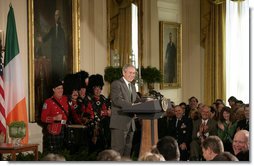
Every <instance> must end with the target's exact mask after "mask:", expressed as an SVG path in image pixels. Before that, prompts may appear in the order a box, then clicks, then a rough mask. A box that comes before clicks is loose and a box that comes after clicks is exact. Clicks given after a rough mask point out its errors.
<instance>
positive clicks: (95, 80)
mask: <svg viewBox="0 0 254 166" xmlns="http://www.w3.org/2000/svg"><path fill="white" fill-rule="evenodd" d="M96 86H99V87H100V88H101V89H102V87H103V86H104V82H103V76H102V75H100V74H96V75H91V76H90V77H89V83H88V87H87V92H88V93H89V94H92V93H93V87H96Z"/></svg>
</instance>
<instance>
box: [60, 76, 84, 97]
mask: <svg viewBox="0 0 254 166" xmlns="http://www.w3.org/2000/svg"><path fill="white" fill-rule="evenodd" d="M63 87H64V94H65V95H71V94H72V91H73V90H79V89H80V88H81V82H80V80H79V78H78V76H77V75H76V74H67V75H66V76H65V77H64V84H63Z"/></svg>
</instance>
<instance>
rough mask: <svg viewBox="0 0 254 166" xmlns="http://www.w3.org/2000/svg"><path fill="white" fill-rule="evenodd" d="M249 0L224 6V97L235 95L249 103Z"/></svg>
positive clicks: (228, 3)
mask: <svg viewBox="0 0 254 166" xmlns="http://www.w3.org/2000/svg"><path fill="white" fill-rule="evenodd" d="M249 2H251V3H253V1H252V0H245V1H242V2H232V1H230V0H227V6H226V8H227V9H226V12H227V13H226V85H227V86H226V87H227V89H226V97H227V99H228V98H229V97H230V96H235V97H236V98H237V99H239V100H242V101H243V102H244V103H249V94H250V87H249V81H250V80H249V78H250V75H249V73H250V72H249V69H250V68H249V66H250V65H249V57H250V51H249V48H250V46H249V34H250V32H249V30H250V28H249V14H250V13H249V8H250V6H249Z"/></svg>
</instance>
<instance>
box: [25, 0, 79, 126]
mask: <svg viewBox="0 0 254 166" xmlns="http://www.w3.org/2000/svg"><path fill="white" fill-rule="evenodd" d="M56 20H57V21H56ZM55 22H57V26H56V23H55ZM51 32H54V35H52V34H50V33H51ZM50 35H51V36H50ZM46 36H47V37H46ZM53 36H55V37H53ZM53 38H55V39H53ZM59 38H61V39H59ZM47 39H49V40H47ZM28 40H29V44H28V47H29V48H28V52H29V56H28V65H29V66H28V70H29V121H30V122H38V121H40V113H41V110H42V105H43V102H44V100H45V99H46V98H49V97H50V96H51V93H52V87H51V83H52V81H53V80H54V79H63V77H64V75H66V74H67V73H74V72H77V71H79V68H80V64H79V62H80V60H79V58H80V56H79V54H80V0H43V1H40V0H28ZM54 41H57V42H54ZM60 43H62V45H61V46H60ZM53 44H55V45H56V44H58V45H59V46H53ZM54 49H55V50H57V51H55V52H54V51H53V50H54ZM62 50H64V51H62ZM60 53H61V54H60ZM56 54H57V55H56ZM52 55H54V57H53V56H52ZM57 59H58V60H57ZM59 59H60V61H59ZM56 66H57V67H56ZM60 71H61V72H60ZM57 76H59V77H57Z"/></svg>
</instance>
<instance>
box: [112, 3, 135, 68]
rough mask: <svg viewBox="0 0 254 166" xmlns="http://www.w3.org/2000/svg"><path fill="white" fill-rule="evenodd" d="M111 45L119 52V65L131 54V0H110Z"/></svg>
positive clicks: (125, 62)
mask: <svg viewBox="0 0 254 166" xmlns="http://www.w3.org/2000/svg"><path fill="white" fill-rule="evenodd" d="M110 24H111V25H110V28H111V29H110V36H111V39H110V40H111V47H112V49H114V50H115V49H116V50H117V52H118V53H119V58H120V66H122V65H124V64H127V63H129V55H131V1H130V0H110Z"/></svg>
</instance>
